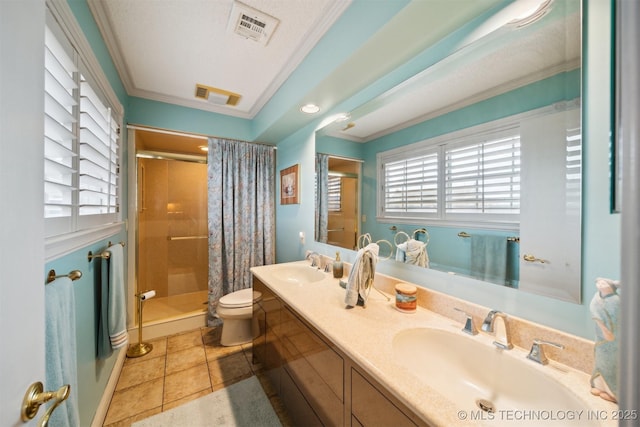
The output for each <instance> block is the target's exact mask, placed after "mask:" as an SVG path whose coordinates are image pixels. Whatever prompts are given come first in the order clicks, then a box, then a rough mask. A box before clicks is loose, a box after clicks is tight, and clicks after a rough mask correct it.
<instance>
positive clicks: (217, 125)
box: [127, 96, 253, 141]
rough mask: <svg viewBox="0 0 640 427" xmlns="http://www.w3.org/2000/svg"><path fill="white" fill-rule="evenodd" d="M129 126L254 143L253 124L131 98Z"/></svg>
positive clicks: (128, 116) (234, 118) (214, 114)
mask: <svg viewBox="0 0 640 427" xmlns="http://www.w3.org/2000/svg"><path fill="white" fill-rule="evenodd" d="M127 123H129V124H133V125H145V126H151V127H156V128H160V129H171V130H174V131H181V132H190V133H197V134H202V135H212V136H218V137H222V138H231V139H241V140H243V141H253V131H252V127H251V126H252V123H251V121H250V120H247V119H241V118H237V117H229V116H224V115H221V114H216V113H211V112H207V111H203V110H195V109H193V108H188V107H182V106H179V105H175V104H167V103H164V102H158V101H151V100H148V99H142V98H136V97H133V96H132V97H130V98H129V104H128V109H127Z"/></svg>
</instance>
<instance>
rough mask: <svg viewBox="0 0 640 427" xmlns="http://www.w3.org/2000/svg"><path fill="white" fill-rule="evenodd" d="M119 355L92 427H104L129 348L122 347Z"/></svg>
mask: <svg viewBox="0 0 640 427" xmlns="http://www.w3.org/2000/svg"><path fill="white" fill-rule="evenodd" d="M117 357H118V358H117V359H116V363H115V365H114V366H113V369H112V370H111V375H110V376H109V381H108V382H107V386H106V387H105V389H104V393H102V399H100V404H99V405H98V409H97V410H96V414H95V415H94V416H93V421H92V422H91V427H102V425H103V424H104V420H105V418H106V417H107V411H108V410H109V404H110V403H111V397H112V396H113V392H114V391H116V386H117V385H118V378H120V372H121V371H122V366H123V365H124V360H125V359H126V357H127V348H126V347H125V348H122V349H120V351H118V356H117Z"/></svg>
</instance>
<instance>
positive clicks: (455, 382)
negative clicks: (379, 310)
mask: <svg viewBox="0 0 640 427" xmlns="http://www.w3.org/2000/svg"><path fill="white" fill-rule="evenodd" d="M392 348H393V352H394V356H395V357H397V358H398V359H399V360H402V361H403V363H404V362H406V363H407V365H408V366H410V367H411V371H412V372H413V373H414V374H415V376H416V377H418V378H419V379H421V380H422V381H424V382H425V384H428V385H429V386H430V387H432V388H434V389H436V390H437V391H439V392H440V394H442V395H443V396H444V397H446V398H447V399H449V400H451V401H452V402H454V403H455V405H456V407H457V408H459V409H460V411H464V412H465V415H466V416H469V417H471V416H475V417H476V420H485V421H486V422H487V425H518V426H541V425H553V426H560V425H565V424H566V425H580V426H581V427H582V426H597V425H599V424H598V423H597V422H595V421H592V420H589V419H587V414H588V410H589V408H588V407H587V406H586V405H585V403H584V402H582V400H580V399H579V398H578V397H577V396H576V395H575V394H574V393H573V392H572V391H571V390H570V389H569V388H568V387H565V386H564V385H563V384H561V383H560V382H558V381H556V380H555V379H553V378H551V377H549V376H547V375H545V374H544V373H542V372H540V371H539V370H538V369H534V368H533V367H532V366H529V364H530V363H534V362H531V361H529V360H527V359H526V358H524V357H523V360H519V359H517V358H514V357H510V356H507V355H506V354H504V350H500V349H497V348H494V347H492V346H490V345H487V344H486V343H483V342H480V341H478V340H477V337H467V336H465V335H464V334H463V333H462V332H460V333H459V334H458V333H453V332H449V331H445V330H440V329H432V328H415V329H408V330H405V331H401V332H399V333H398V334H396V336H395V337H394V339H393V343H392ZM544 369H553V368H552V367H549V366H546V367H544ZM585 387H588V384H585ZM489 411H493V412H489ZM580 411H583V412H580ZM558 417H566V419H565V420H564V421H563V420H559V419H558ZM568 417H575V418H574V419H573V420H571V419H569V418H568ZM578 417H579V418H578ZM553 418H555V419H553ZM469 420H471V418H469ZM563 423H564V424H563ZM567 423H568V424H567ZM575 423H577V424H575Z"/></svg>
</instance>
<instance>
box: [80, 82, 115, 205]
mask: <svg viewBox="0 0 640 427" xmlns="http://www.w3.org/2000/svg"><path fill="white" fill-rule="evenodd" d="M118 133H119V126H118V124H117V122H116V120H115V118H114V117H112V115H111V108H109V107H107V106H106V105H104V104H103V102H102V101H101V100H100V98H99V97H98V96H97V95H96V93H95V92H94V90H93V89H92V88H91V85H90V84H89V83H88V82H87V81H86V80H85V79H84V77H82V79H81V83H80V151H79V154H80V166H79V185H78V186H79V203H78V205H79V211H78V213H79V215H80V216H86V215H98V214H113V213H116V212H117V209H118V206H117V192H116V190H117V188H118V187H117V186H118V181H117V177H118V140H119V136H118Z"/></svg>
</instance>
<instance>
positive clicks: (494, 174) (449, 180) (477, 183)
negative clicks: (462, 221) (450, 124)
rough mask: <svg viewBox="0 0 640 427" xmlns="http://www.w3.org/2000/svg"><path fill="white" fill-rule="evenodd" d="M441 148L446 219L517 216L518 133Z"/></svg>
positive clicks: (518, 183) (518, 184)
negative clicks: (452, 217) (443, 150)
mask: <svg viewBox="0 0 640 427" xmlns="http://www.w3.org/2000/svg"><path fill="white" fill-rule="evenodd" d="M473 139H474V138H471V141H465V142H462V143H458V144H452V145H453V146H451V147H449V146H448V145H447V146H445V212H446V214H447V216H449V217H451V216H452V215H469V214H473V215H474V217H475V218H478V215H480V216H491V217H494V218H495V216H498V215H517V214H518V213H519V212H520V135H519V132H518V129H513V130H508V131H502V132H497V133H495V134H489V135H485V136H484V137H483V138H482V139H481V140H480V141H473Z"/></svg>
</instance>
